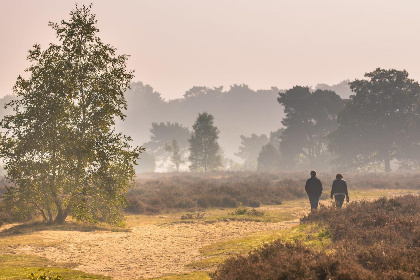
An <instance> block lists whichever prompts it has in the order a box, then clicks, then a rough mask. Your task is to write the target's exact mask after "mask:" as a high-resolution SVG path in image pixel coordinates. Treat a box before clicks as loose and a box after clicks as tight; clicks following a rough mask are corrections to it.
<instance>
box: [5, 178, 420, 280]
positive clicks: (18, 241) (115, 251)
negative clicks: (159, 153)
mask: <svg viewBox="0 0 420 280" xmlns="http://www.w3.org/2000/svg"><path fill="white" fill-rule="evenodd" d="M308 175H309V174H308ZM306 177H307V176H305V175H304V174H298V173H284V174H269V173H251V172H243V173H211V174H199V175H198V174H190V173H188V174H147V175H144V176H142V177H140V178H138V181H137V186H136V188H134V189H132V190H130V192H129V194H128V198H129V199H132V198H135V200H138V202H139V203H141V205H143V206H144V207H145V208H144V209H146V208H147V207H152V206H153V208H152V209H154V210H153V211H154V212H153V211H144V212H142V214H133V213H127V215H126V227H125V228H112V227H106V226H102V225H94V226H92V225H84V224H79V223H75V222H73V221H71V220H69V221H68V222H66V224H64V225H61V226H58V225H46V224H44V223H42V222H26V223H23V224H17V223H14V224H12V223H11V222H12V218H13V217H9V218H8V220H6V221H5V224H4V225H3V226H2V227H1V228H0V252H1V253H0V279H25V277H26V276H27V275H28V274H30V273H31V272H34V273H38V274H41V273H42V272H40V271H39V270H38V269H44V271H46V272H48V273H49V275H57V274H61V275H62V276H63V278H64V279H160V280H164V279H165V280H176V279H196V280H197V279H210V276H209V274H210V273H212V272H214V271H215V270H216V269H217V267H218V266H220V265H222V264H223V263H224V262H225V261H226V260H228V261H227V263H229V262H230V260H229V259H230V258H231V257H232V256H236V255H238V254H239V255H241V256H244V257H246V256H247V255H248V253H249V252H250V251H253V250H258V249H259V248H262V247H263V246H264V245H265V246H267V245H268V244H271V243H272V242H276V243H273V244H279V243H278V242H279V241H275V240H277V239H278V238H280V239H281V240H282V241H281V242H280V243H281V244H283V245H276V246H277V247H279V246H280V247H282V246H283V247H284V246H286V245H284V243H283V242H291V243H290V244H291V245H287V246H289V247H290V248H291V249H290V250H294V248H295V247H298V246H300V247H299V248H300V249H299V248H298V249H297V250H301V251H302V252H310V253H311V254H326V256H328V257H329V256H331V254H332V253H334V252H335V251H337V252H338V249H336V248H335V247H334V246H336V244H338V243H337V242H341V241H339V240H336V239H334V238H333V237H334V234H333V231H332V229H330V228H328V224H327V223H326V222H323V221H321V218H319V220H316V219H318V218H316V217H318V216H316V217H315V216H314V215H313V214H311V215H309V216H307V218H305V221H304V223H300V218H302V217H304V216H305V215H307V214H308V213H309V202H308V201H307V197H306V194H305V193H304V190H303V186H304V182H305V180H306ZM319 177H320V178H321V180H322V181H323V183H324V194H323V196H322V199H321V205H324V206H325V209H321V211H319V212H318V214H319V215H321V214H322V213H324V212H323V211H326V212H325V213H329V212H328V211H336V210H329V208H330V206H331V202H330V200H329V194H328V192H329V190H330V184H331V182H332V179H331V180H328V179H327V178H333V177H334V176H333V174H327V173H326V174H323V173H320V174H319ZM418 178H419V176H418V174H408V173H407V174H400V175H396V174H393V175H383V176H381V175H377V174H354V175H349V176H346V178H345V179H346V180H347V182H348V184H349V192H350V199H351V201H356V200H373V199H378V198H381V197H388V198H392V197H398V196H401V195H405V194H407V193H411V194H413V195H418V194H419V186H418V182H419V180H418ZM328 181H331V182H328ZM363 181H366V182H367V183H366V184H367V185H366V187H365V186H364V185H363ZM171 188H174V189H171ZM196 188H201V192H197V191H193V190H196ZM206 188H208V190H211V189H212V188H214V191H213V192H206V191H205V190H206ZM218 191H219V192H218ZM266 191H267V192H270V191H271V193H269V194H270V195H267V194H266V193H264V192H266ZM209 193H210V194H211V196H213V197H216V198H218V199H221V201H223V198H224V197H229V198H231V199H234V200H235V201H236V204H232V206H230V207H227V206H226V207H223V205H220V206H217V207H215V206H212V205H208V206H207V208H206V207H202V206H200V205H198V202H197V201H198V199H199V198H200V197H204V198H208V196H210V194H209ZM194 195H195V196H194ZM200 195H201V196H200ZM187 198H188V199H190V201H191V202H192V203H193V204H192V206H191V207H186V208H181V207H177V206H176V205H177V204H178V203H179V201H181V200H183V199H187ZM251 198H252V199H253V200H254V201H256V202H258V203H259V204H255V207H252V206H249V204H248V202H247V201H251ZM153 199H157V200H158V202H159V203H155V204H153V203H152V201H153ZM171 199H172V202H170V200H171ZM274 200H275V201H274ZM216 201H217V200H216ZM386 201H388V200H386ZM163 202H165V203H163ZM363 203H366V205H370V204H369V203H367V202H363ZM353 205H359V204H353V202H352V203H350V204H346V208H345V209H342V211H341V212H340V211H337V212H333V213H347V212H346V211H347V209H352V207H353ZM360 205H362V204H360ZM363 205H365V204H363ZM257 206H259V207H257ZM354 207H356V206H354ZM369 209H370V208H369ZM368 211H370V210H368ZM151 213H155V214H151ZM5 216H7V215H5ZM321 216H322V215H321ZM321 216H320V217H321ZM326 216H328V217H329V216H330V215H329V214H326ZM331 217H333V216H331ZM307 219H312V220H307ZM337 219H341V220H342V219H343V217H341V216H340V217H337ZM341 220H340V221H341ZM332 221H333V220H332ZM413 221H414V220H413ZM354 230H357V228H354ZM299 240H300V241H299ZM297 241H299V242H300V243H299V242H297ZM399 244H403V243H401V242H400V243H399ZM273 246H274V245H273ZM349 246H350V245H349ZM302 254H304V253H302ZM222 267H223V266H222ZM219 271H220V270H219ZM12 272H13V273H12ZM371 273H376V272H371ZM366 275H368V274H366ZM373 275H376V274H373ZM220 279H222V278H220Z"/></svg>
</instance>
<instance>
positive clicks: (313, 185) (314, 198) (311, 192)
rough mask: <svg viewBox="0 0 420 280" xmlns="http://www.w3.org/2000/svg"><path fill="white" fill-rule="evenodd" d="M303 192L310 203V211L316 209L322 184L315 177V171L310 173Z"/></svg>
mask: <svg viewBox="0 0 420 280" xmlns="http://www.w3.org/2000/svg"><path fill="white" fill-rule="evenodd" d="M305 191H306V193H307V194H308V196H309V202H310V203H311V210H314V209H317V208H318V203H319V197H320V196H321V194H322V183H321V181H320V180H319V179H318V178H317V177H316V171H315V170H312V171H311V178H309V179H308V180H307V181H306V185H305Z"/></svg>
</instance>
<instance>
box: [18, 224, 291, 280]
mask: <svg viewBox="0 0 420 280" xmlns="http://www.w3.org/2000/svg"><path fill="white" fill-rule="evenodd" d="M298 223H299V221H298V220H293V221H288V222H279V223H263V222H250V221H218V222H212V223H206V222H195V223H173V224H163V225H157V224H153V225H142V226H136V227H132V228H131V231H130V232H111V231H95V232H80V231H41V232H36V233H33V234H32V235H33V237H34V238H37V239H39V238H42V240H43V241H45V242H46V243H47V244H51V243H49V242H53V244H54V243H56V244H59V245H55V246H51V247H34V246H22V247H18V248H15V249H14V251H15V252H16V253H19V254H35V255H38V256H42V257H45V258H47V259H50V260H52V261H54V262H57V263H69V262H70V263H76V264H78V265H77V266H76V267H75V269H78V270H81V271H84V272H88V273H95V274H101V275H107V276H111V277H113V278H114V279H122V280H124V279H138V278H141V277H143V278H154V277H160V276H164V275H166V274H172V273H183V272H189V271H191V269H189V268H187V267H185V265H187V264H189V263H192V262H196V261H200V260H203V259H204V258H205V257H203V256H201V255H200V252H199V250H200V248H202V247H203V246H206V245H209V244H212V243H215V242H219V241H225V240H230V239H235V238H239V237H242V236H245V235H248V234H252V233H256V232H262V231H270V230H282V229H285V228H289V227H292V226H294V225H296V224H298Z"/></svg>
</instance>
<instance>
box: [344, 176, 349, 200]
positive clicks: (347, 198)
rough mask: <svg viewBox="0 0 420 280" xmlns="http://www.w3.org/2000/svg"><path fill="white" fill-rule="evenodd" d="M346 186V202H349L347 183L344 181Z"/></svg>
mask: <svg viewBox="0 0 420 280" xmlns="http://www.w3.org/2000/svg"><path fill="white" fill-rule="evenodd" d="M344 186H345V190H346V192H345V193H346V201H347V202H349V201H350V198H349V191H348V190H347V183H346V181H344Z"/></svg>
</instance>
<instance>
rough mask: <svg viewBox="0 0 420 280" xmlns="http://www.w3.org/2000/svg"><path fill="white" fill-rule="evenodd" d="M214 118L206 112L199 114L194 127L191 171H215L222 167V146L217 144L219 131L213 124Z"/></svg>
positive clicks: (191, 145)
mask: <svg viewBox="0 0 420 280" xmlns="http://www.w3.org/2000/svg"><path fill="white" fill-rule="evenodd" d="M213 119H214V118H213V116H212V115H210V114H208V113H206V112H204V113H202V114H198V118H197V120H196V122H195V124H194V125H193V133H192V136H191V138H190V140H189V142H190V156H189V158H188V159H189V160H190V161H191V165H190V169H191V170H192V171H204V172H207V171H209V170H215V169H217V168H218V167H221V166H222V156H221V155H220V146H219V144H218V143H217V139H218V138H219V130H218V129H217V127H216V126H215V125H214V123H213Z"/></svg>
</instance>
